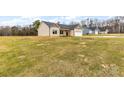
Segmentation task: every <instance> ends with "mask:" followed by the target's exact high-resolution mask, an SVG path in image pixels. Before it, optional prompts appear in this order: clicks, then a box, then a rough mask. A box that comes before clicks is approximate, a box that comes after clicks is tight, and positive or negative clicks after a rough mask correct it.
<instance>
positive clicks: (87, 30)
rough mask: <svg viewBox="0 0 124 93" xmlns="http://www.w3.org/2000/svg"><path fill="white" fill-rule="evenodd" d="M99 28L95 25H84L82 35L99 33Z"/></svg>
mask: <svg viewBox="0 0 124 93" xmlns="http://www.w3.org/2000/svg"><path fill="white" fill-rule="evenodd" d="M99 31H100V30H99V29H98V28H96V27H84V28H83V31H82V32H83V35H85V34H86V35H88V34H99Z"/></svg>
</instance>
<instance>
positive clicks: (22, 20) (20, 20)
mask: <svg viewBox="0 0 124 93" xmlns="http://www.w3.org/2000/svg"><path fill="white" fill-rule="evenodd" d="M111 17H112V16H0V25H4V26H5V25H10V26H13V25H28V24H31V23H32V22H33V21H35V20H37V19H38V20H44V21H50V22H57V21H60V23H65V24H68V23H70V22H71V21H76V22H79V21H81V20H82V19H87V18H94V19H96V18H97V19H99V20H105V19H109V18H111Z"/></svg>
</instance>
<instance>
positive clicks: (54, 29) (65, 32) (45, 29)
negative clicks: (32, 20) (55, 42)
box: [38, 21, 82, 36]
mask: <svg viewBox="0 0 124 93" xmlns="http://www.w3.org/2000/svg"><path fill="white" fill-rule="evenodd" d="M38 36H82V28H81V26H80V25H79V24H75V25H65V24H59V23H53V22H46V21H42V22H41V24H40V26H39V28H38Z"/></svg>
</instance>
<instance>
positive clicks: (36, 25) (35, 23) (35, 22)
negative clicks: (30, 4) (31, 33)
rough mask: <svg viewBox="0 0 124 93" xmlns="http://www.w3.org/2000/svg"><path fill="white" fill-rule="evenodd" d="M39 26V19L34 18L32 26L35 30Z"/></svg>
mask: <svg viewBox="0 0 124 93" xmlns="http://www.w3.org/2000/svg"><path fill="white" fill-rule="evenodd" d="M39 26H40V20H36V21H34V22H33V27H34V29H35V30H37V29H38V28H39Z"/></svg>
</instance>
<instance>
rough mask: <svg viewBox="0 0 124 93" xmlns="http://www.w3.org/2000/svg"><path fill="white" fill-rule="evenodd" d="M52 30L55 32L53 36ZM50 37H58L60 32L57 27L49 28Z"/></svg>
mask: <svg viewBox="0 0 124 93" xmlns="http://www.w3.org/2000/svg"><path fill="white" fill-rule="evenodd" d="M53 30H56V31H57V34H53ZM50 36H60V30H59V28H57V27H51V28H50Z"/></svg>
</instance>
